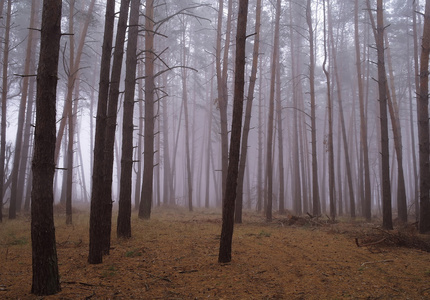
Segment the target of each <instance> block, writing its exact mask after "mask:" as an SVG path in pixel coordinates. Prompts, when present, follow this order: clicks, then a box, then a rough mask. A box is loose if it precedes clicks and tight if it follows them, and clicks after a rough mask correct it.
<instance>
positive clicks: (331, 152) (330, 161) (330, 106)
mask: <svg viewBox="0 0 430 300" xmlns="http://www.w3.org/2000/svg"><path fill="white" fill-rule="evenodd" d="M327 5H330V3H329V0H327ZM325 6H326V5H325V0H323V10H324V62H323V71H324V74H325V76H326V84H327V110H328V141H327V143H328V174H329V175H328V181H329V183H328V186H329V193H330V217H331V219H332V220H334V219H335V217H336V196H335V195H336V192H335V182H334V176H335V174H334V150H333V104H332V99H331V84H330V74H329V71H328V70H327V67H326V65H327V60H328V53H327V37H326V34H327V31H326V12H325V10H326V8H325Z"/></svg>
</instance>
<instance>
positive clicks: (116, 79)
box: [102, 0, 130, 255]
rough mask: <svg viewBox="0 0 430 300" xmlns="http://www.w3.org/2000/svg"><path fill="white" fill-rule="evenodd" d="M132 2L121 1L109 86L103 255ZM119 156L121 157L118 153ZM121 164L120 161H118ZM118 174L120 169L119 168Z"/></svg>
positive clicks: (109, 220) (107, 236) (107, 242)
mask: <svg viewBox="0 0 430 300" xmlns="http://www.w3.org/2000/svg"><path fill="white" fill-rule="evenodd" d="M129 6H130V0H121V6H120V13H119V19H118V25H117V32H116V40H115V48H114V54H113V61H112V73H111V77H110V85H109V100H108V108H107V120H106V139H105V149H104V153H105V158H104V168H105V170H104V172H105V176H104V182H103V185H104V188H105V190H106V192H105V193H106V194H105V195H106V196H105V198H104V199H103V200H102V205H103V214H102V228H103V233H102V235H103V237H102V239H103V246H102V247H103V254H106V255H107V254H109V249H110V238H111V227H112V203H113V199H112V182H113V179H112V177H113V165H114V155H115V153H114V149H115V141H116V139H115V132H116V123H117V113H118V100H119V85H120V81H121V70H122V65H123V56H124V42H125V34H126V29H127V19H128V10H129ZM117 155H119V153H118V151H117ZM117 162H118V163H119V162H120V159H119V158H118V159H117ZM117 170H118V172H119V170H120V167H118V168H117Z"/></svg>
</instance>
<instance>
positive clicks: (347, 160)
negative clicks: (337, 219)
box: [328, 6, 355, 219]
mask: <svg viewBox="0 0 430 300" xmlns="http://www.w3.org/2000/svg"><path fill="white" fill-rule="evenodd" d="M328 26H329V29H328V30H329V35H330V41H331V49H332V58H333V67H334V73H335V78H336V85H337V99H338V102H339V117H340V123H341V130H342V131H341V132H342V140H343V151H344V155H345V166H346V175H347V180H348V191H349V208H350V214H351V218H352V219H354V218H355V197H354V186H353V184H352V171H351V162H350V158H349V147H348V138H347V134H346V126H345V117H344V113H343V103H342V102H343V101H342V92H341V88H342V86H341V82H340V77H339V70H338V67H337V56H336V49H335V46H334V37H333V25H332V16H331V8H330V6H329V7H328ZM339 143H340V142H339ZM339 189H340V182H339ZM341 201H342V198H339V202H341ZM339 204H340V203H339Z"/></svg>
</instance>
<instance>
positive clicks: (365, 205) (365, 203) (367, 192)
mask: <svg viewBox="0 0 430 300" xmlns="http://www.w3.org/2000/svg"><path fill="white" fill-rule="evenodd" d="M354 3H355V4H354V44H355V66H356V70H357V85H358V99H359V103H360V141H361V143H360V144H361V151H362V152H363V163H364V199H362V203H361V204H362V214H363V216H364V217H365V218H366V220H367V221H370V219H371V215H372V213H371V188H370V168H369V147H368V141H367V120H366V113H365V105H364V91H363V79H362V74H361V73H362V72H361V68H362V67H361V57H360V34H359V28H358V0H355V2H354ZM360 176H362V174H360Z"/></svg>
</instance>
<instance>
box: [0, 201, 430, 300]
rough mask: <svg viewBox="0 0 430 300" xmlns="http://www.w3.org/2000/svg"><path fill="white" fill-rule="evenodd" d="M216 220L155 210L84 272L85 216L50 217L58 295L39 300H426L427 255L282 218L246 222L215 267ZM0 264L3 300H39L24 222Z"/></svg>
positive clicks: (429, 285)
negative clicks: (229, 253)
mask: <svg viewBox="0 0 430 300" xmlns="http://www.w3.org/2000/svg"><path fill="white" fill-rule="evenodd" d="M220 219H221V216H220V212H219V211H196V212H193V213H189V212H187V211H185V210H184V209H181V208H175V209H173V208H170V209H167V210H160V209H156V210H155V211H154V213H153V216H152V218H151V220H150V221H142V220H138V219H137V218H136V217H134V218H133V238H132V239H129V240H118V239H116V237H115V236H114V235H113V236H112V250H111V254H110V255H109V256H107V257H105V258H104V262H103V264H100V265H89V264H88V263H87V255H88V224H89V218H88V214H86V213H82V212H81V213H76V214H75V215H74V225H73V226H66V225H65V217H64V216H63V215H62V214H59V213H57V217H56V223H57V224H56V225H57V226H56V234H57V244H58V246H57V250H58V257H59V263H60V266H59V268H60V273H61V285H62V292H61V293H59V294H57V295H55V296H50V297H45V298H44V299H90V298H91V299H108V298H109V299H114V298H118V299H203V298H207V299H429V298H430V280H429V279H430V254H429V253H428V252H425V251H422V250H417V249H411V248H404V247H397V246H394V245H390V246H389V247H387V245H384V244H383V243H381V244H380V245H379V244H376V245H373V246H372V247H370V246H369V247H367V246H364V247H357V245H356V242H355V238H359V240H360V243H362V241H364V239H363V237H366V238H369V239H368V240H366V241H370V240H371V239H370V237H371V230H370V229H371V228H372V227H374V226H375V225H374V224H366V223H362V222H355V223H351V222H340V223H337V224H325V225H324V226H315V224H312V223H306V222H304V223H303V224H300V226H298V224H295V225H293V226H288V225H286V222H284V220H285V217H280V216H278V219H276V220H275V221H274V222H273V223H270V224H267V223H265V222H264V218H263V216H261V215H257V214H254V213H246V214H245V215H244V224H241V225H237V226H236V227H235V233H234V240H233V261H232V263H231V264H227V265H220V264H218V263H217V255H218V244H219V234H220V229H221V221H220ZM114 223H115V222H114ZM369 230H370V231H369ZM113 232H115V230H113ZM363 232H366V234H364V233H363ZM345 233H347V234H345ZM360 234H361V235H360ZM375 238H377V237H375ZM362 244H363V243H362ZM0 262H1V267H0V298H2V299H18V298H19V299H40V298H38V297H35V296H33V295H31V294H30V293H29V291H30V287H31V286H30V285H31V245H30V222H29V220H28V217H24V216H23V217H21V218H20V219H18V220H15V221H9V220H6V222H4V223H3V224H1V225H0Z"/></svg>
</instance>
